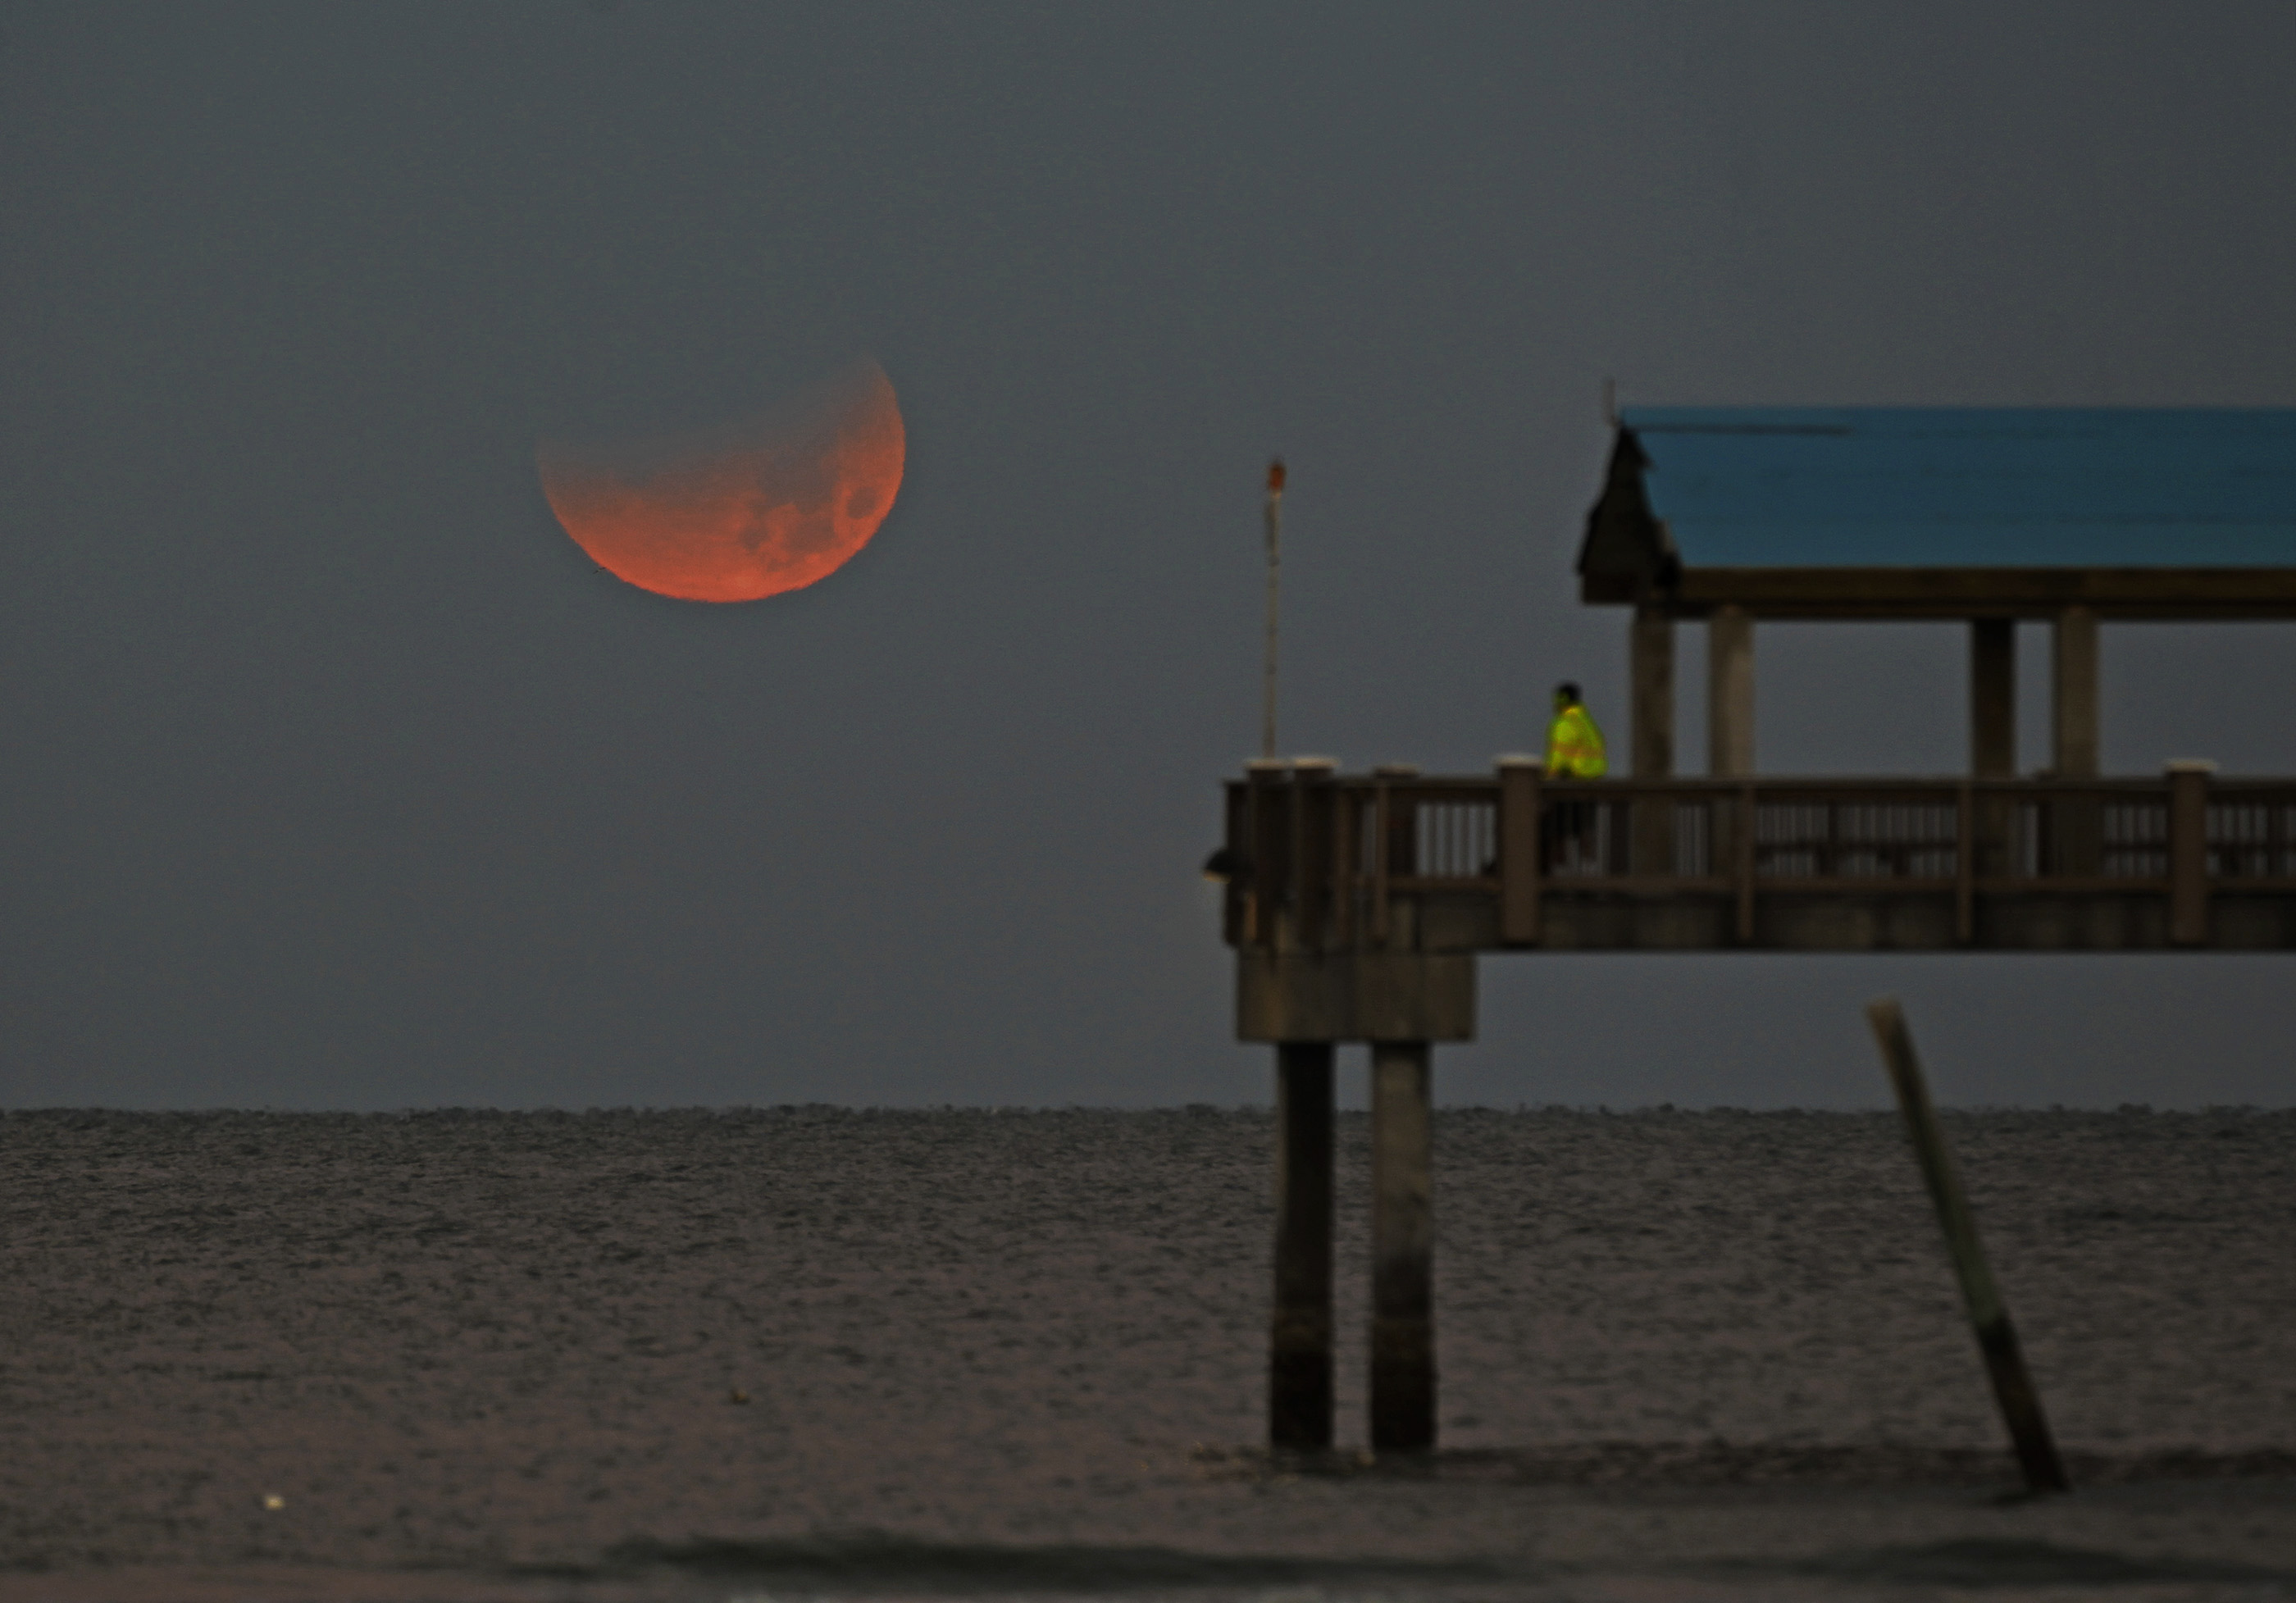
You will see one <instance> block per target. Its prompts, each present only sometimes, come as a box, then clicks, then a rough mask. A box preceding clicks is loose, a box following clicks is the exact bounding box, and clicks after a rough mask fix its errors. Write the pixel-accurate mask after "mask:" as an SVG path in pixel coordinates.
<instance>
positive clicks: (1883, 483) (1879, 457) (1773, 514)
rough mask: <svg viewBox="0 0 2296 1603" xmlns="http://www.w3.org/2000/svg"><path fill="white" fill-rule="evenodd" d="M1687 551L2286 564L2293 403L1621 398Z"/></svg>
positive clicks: (1838, 560)
mask: <svg viewBox="0 0 2296 1603" xmlns="http://www.w3.org/2000/svg"><path fill="white" fill-rule="evenodd" d="M1620 422H1621V423H1622V424H1623V425H1624V426H1625V427H1626V428H1627V429H1630V430H1632V431H1633V433H1634V435H1635V437H1636V440H1637V441H1639V443H1640V444H1641V446H1642V449H1643V452H1644V454H1645V455H1646V456H1647V457H1648V458H1649V459H1650V465H1649V467H1648V468H1647V469H1645V470H1644V474H1643V484H1644V494H1645V495H1646V496H1647V497H1648V498H1649V502H1650V505H1651V510H1652V512H1653V513H1655V514H1656V515H1657V516H1658V517H1659V518H1660V519H1663V520H1664V522H1665V524H1666V528H1667V530H1668V532H1669V535H1670V536H1672V538H1673V541H1674V544H1675V548H1676V550H1677V552H1679V554H1680V557H1681V560H1682V562H1683V564H1684V566H1685V567H1690V568H1773V567H1775V568H1833V567H1849V568H2296V409H2286V408H2283V409H2274V410H2268V411H2267V410H2254V411H2232V410H2203V409H2197V408H2195V409H2181V410H2159V411H2147V410H2139V409H2135V408H2087V409H2079V410H2075V409H2024V408H1976V407H1969V408H1958V407H1957V408H1915V407H1792V408H1769V407H1738V406H1721V407H1693V406H1636V407H1631V408H1628V409H1627V410H1626V411H1625V412H1624V413H1621V415H1620Z"/></svg>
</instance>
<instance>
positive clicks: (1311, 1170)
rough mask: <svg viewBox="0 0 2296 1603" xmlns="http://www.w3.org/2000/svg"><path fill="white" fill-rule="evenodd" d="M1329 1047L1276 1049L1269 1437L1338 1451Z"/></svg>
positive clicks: (1280, 1443)
mask: <svg viewBox="0 0 2296 1603" xmlns="http://www.w3.org/2000/svg"><path fill="white" fill-rule="evenodd" d="M1332 1059H1333V1045H1332V1043H1330V1042H1328V1041H1286V1042H1283V1043H1280V1044H1278V1045H1277V1047H1276V1049H1275V1316H1274V1320H1273V1322H1272V1325H1271V1328H1270V1329H1269V1331H1268V1360H1267V1439H1268V1441H1269V1443H1270V1444H1273V1445H1275V1446H1277V1447H1288V1448H1295V1449H1305V1450H1309V1451H1315V1450H1320V1449H1323V1448H1326V1447H1329V1446H1330V1445H1331V1444H1332Z"/></svg>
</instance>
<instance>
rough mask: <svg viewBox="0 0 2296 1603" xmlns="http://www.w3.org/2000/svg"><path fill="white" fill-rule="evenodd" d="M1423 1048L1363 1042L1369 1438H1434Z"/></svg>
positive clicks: (1429, 1145)
mask: <svg viewBox="0 0 2296 1603" xmlns="http://www.w3.org/2000/svg"><path fill="white" fill-rule="evenodd" d="M1431 1058H1432V1052H1431V1050H1430V1048H1429V1046H1428V1043H1426V1042H1424V1041H1377V1042H1374V1043H1373V1044H1372V1066H1371V1078H1372V1084H1371V1142H1372V1158H1371V1165H1372V1174H1371V1186H1372V1215H1371V1250H1372V1320H1371V1444H1372V1451H1373V1452H1427V1451H1429V1450H1431V1448H1433V1446H1434V1445H1435V1296H1434V1292H1435V1285H1434V1258H1435V1215H1434V1206H1433V1201H1434V1192H1433V1184H1432V1181H1433V1158H1434V1151H1433V1140H1432V1135H1433V1128H1432V1120H1431V1094H1430V1093H1431V1078H1432V1075H1431Z"/></svg>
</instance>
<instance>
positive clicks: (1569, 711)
mask: <svg viewBox="0 0 2296 1603" xmlns="http://www.w3.org/2000/svg"><path fill="white" fill-rule="evenodd" d="M1609 766H1610V764H1609V762H1608V761H1607V760H1606V759H1605V758H1604V757H1603V732H1602V731H1601V730H1599V729H1597V728H1595V719H1594V716H1593V715H1592V714H1590V713H1588V712H1587V709H1586V707H1583V706H1571V707H1564V708H1563V709H1562V711H1561V712H1559V713H1557V714H1555V715H1554V723H1553V724H1550V725H1549V726H1548V727H1547V731H1546V772H1547V773H1548V775H1549V776H1550V777H1551V778H1554V779H1581V780H1598V779H1601V778H1602V777H1603V771H1604V770H1606V769H1607V768H1609Z"/></svg>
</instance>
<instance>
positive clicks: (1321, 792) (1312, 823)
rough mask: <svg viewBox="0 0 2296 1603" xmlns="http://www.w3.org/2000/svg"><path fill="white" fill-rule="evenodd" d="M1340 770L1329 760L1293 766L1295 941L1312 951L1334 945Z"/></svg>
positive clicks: (1316, 759)
mask: <svg viewBox="0 0 2296 1603" xmlns="http://www.w3.org/2000/svg"><path fill="white" fill-rule="evenodd" d="M1338 767H1339V765H1338V764H1337V763H1335V762H1334V761H1333V759H1331V758H1330V757H1294V758H1292V939H1293V941H1294V942H1295V943H1296V944H1297V945H1300V946H1301V947H1303V948H1305V949H1307V950H1309V951H1322V950H1324V948H1326V947H1328V946H1330V945H1333V939H1332V936H1333V929H1332V924H1333V918H1332V914H1333V908H1334V906H1335V905H1336V902H1337V897H1336V896H1335V894H1334V893H1335V891H1336V888H1337V887H1335V886H1334V885H1333V879H1334V873H1333V868H1334V864H1333V850H1332V838H1333V835H1334V834H1335V833H1336V832H1337V830H1338V827H1339V821H1338V820H1337V819H1336V818H1335V817H1333V804H1334V803H1335V802H1336V801H1337V800H1338V797H1339V790H1338V788H1337V787H1336V786H1334V785H1333V783H1332V777H1333V773H1335V772H1337V770H1338Z"/></svg>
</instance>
